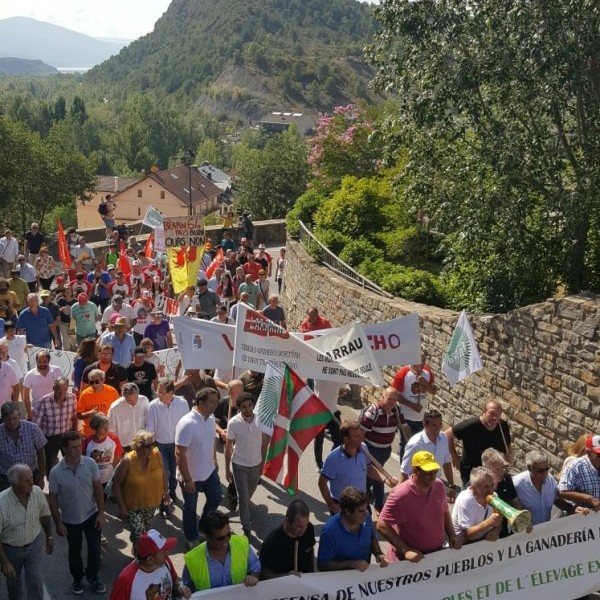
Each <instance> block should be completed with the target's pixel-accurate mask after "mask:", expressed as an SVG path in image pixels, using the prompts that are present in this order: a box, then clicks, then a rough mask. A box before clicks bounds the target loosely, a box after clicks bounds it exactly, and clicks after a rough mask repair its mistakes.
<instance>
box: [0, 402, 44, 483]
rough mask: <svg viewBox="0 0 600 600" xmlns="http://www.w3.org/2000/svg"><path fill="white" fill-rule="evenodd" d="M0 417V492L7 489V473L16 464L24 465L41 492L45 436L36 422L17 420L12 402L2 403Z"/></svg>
mask: <svg viewBox="0 0 600 600" xmlns="http://www.w3.org/2000/svg"><path fill="white" fill-rule="evenodd" d="M0 417H1V418H2V423H1V424H0V491H2V490H5V489H7V488H8V487H9V485H10V484H9V482H8V470H9V469H10V468H11V467H12V466H13V465H15V464H17V463H25V464H26V465H27V466H28V467H29V468H30V469H31V471H32V473H33V477H34V481H35V484H36V485H37V486H39V487H40V488H42V489H44V477H45V475H46V453H45V452H44V446H45V445H46V436H45V435H44V434H43V433H42V430H41V429H40V428H39V426H38V425H37V424H36V423H32V422H30V421H26V420H25V419H21V413H20V412H19V405H18V404H17V403H16V402H5V403H4V404H3V405H2V406H1V407H0Z"/></svg>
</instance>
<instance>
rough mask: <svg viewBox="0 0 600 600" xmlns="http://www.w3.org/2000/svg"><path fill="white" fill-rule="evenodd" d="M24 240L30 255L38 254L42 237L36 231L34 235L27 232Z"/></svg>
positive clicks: (42, 240)
mask: <svg viewBox="0 0 600 600" xmlns="http://www.w3.org/2000/svg"><path fill="white" fill-rule="evenodd" d="M25 239H26V240H27V249H28V250H29V252H31V253H32V254H39V253H40V248H41V247H42V244H43V243H44V236H43V235H42V234H41V233H40V232H39V231H38V232H37V233H36V234H35V235H34V234H33V233H31V231H28V232H27V233H26V234H25Z"/></svg>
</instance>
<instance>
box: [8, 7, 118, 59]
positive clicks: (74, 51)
mask: <svg viewBox="0 0 600 600" xmlns="http://www.w3.org/2000/svg"><path fill="white" fill-rule="evenodd" d="M124 45H125V44H124V43H115V42H105V41H100V40H97V39H96V38H93V37H90V36H89V35H85V34H83V33H77V32H76V31H71V30H70V29H66V28H65V27H59V26H58V25H52V24H51V23H45V22H43V21H37V20H36V19H30V18H28V17H11V18H9V19H2V20H0V56H11V57H17V58H26V59H39V60H43V61H44V62H45V63H48V64H50V65H52V66H54V67H93V66H94V65H97V64H98V63H101V62H102V61H105V60H106V59H107V58H109V57H110V56H111V55H113V54H117V53H118V52H119V50H121V48H122V47H123V46H124Z"/></svg>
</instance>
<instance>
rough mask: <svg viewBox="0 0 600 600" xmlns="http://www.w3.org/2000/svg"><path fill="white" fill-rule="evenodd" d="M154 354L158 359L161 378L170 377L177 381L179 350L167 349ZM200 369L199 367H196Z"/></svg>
mask: <svg viewBox="0 0 600 600" xmlns="http://www.w3.org/2000/svg"><path fill="white" fill-rule="evenodd" d="M152 354H154V355H155V356H157V357H158V362H159V373H158V376H159V377H169V378H170V379H173V380H175V369H176V368H177V363H178V362H179V348H167V349H166V350H155V351H154V352H153V353H152ZM196 368H198V367H196Z"/></svg>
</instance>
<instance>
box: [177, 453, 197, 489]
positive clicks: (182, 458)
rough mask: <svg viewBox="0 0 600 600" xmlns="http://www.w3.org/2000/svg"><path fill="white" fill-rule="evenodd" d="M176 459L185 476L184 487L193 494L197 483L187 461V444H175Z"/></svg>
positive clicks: (182, 474)
mask: <svg viewBox="0 0 600 600" xmlns="http://www.w3.org/2000/svg"><path fill="white" fill-rule="evenodd" d="M175 459H176V461H177V467H178V468H179V472H180V473H181V476H182V477H183V488H184V490H185V491H186V492H187V493H188V494H191V493H193V492H194V490H195V489H196V484H195V483H194V480H193V479H192V476H191V474H190V469H189V466H188V461H187V447H186V446H177V445H176V446H175Z"/></svg>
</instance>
